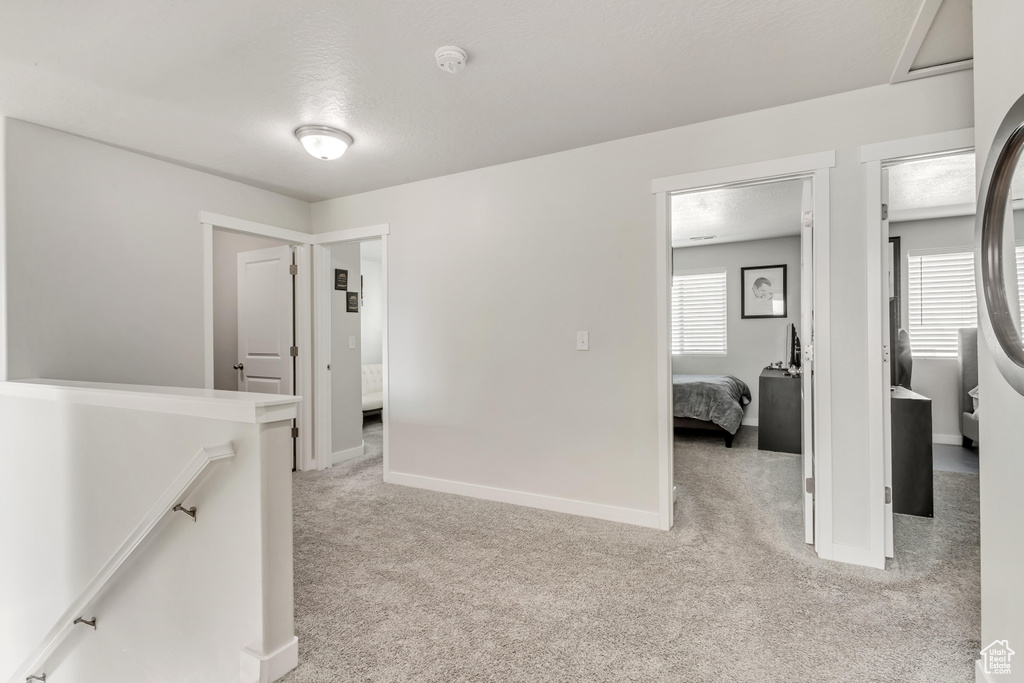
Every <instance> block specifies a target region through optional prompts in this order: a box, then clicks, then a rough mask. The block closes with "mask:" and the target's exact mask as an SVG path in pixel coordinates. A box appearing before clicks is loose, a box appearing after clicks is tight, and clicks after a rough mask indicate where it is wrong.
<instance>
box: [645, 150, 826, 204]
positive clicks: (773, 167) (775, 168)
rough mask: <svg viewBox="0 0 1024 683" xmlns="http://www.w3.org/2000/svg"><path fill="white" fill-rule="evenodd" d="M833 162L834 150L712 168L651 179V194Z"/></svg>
mask: <svg viewBox="0 0 1024 683" xmlns="http://www.w3.org/2000/svg"><path fill="white" fill-rule="evenodd" d="M835 165H836V152H835V150H828V151H826V152H817V153H814V154H803V155H800V156H794V157H785V158H783V159H770V160H768V161H759V162H756V163H753V164H743V165H741V166H729V167H726V168H715V169H710V170H706V171H695V172H693V173H684V174H682V175H675V176H668V177H666V178H658V179H656V180H654V181H652V182H651V193H652V194H658V193H661V192H683V191H686V190H696V189H701V190H706V189H712V188H715V187H721V186H724V185H732V184H735V183H743V182H748V181H751V180H767V179H769V178H773V179H777V178H782V177H785V176H791V175H792V176H801V175H808V173H809V172H810V171H813V170H816V169H819V168H832V167H833V166H835Z"/></svg>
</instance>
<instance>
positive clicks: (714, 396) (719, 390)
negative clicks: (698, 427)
mask: <svg viewBox="0 0 1024 683" xmlns="http://www.w3.org/2000/svg"><path fill="white" fill-rule="evenodd" d="M748 403H750V387H748V386H747V385H746V383H745V382H743V380H739V379H736V378H735V377H733V376H732V375H672V414H673V415H675V416H676V417H692V418H696V419H698V420H707V421H710V422H714V423H715V424H716V425H718V426H719V427H721V428H722V429H724V430H726V431H727V432H729V433H730V434H735V433H736V430H738V429H739V428H740V423H741V422H742V421H743V406H745V405H747V404H748Z"/></svg>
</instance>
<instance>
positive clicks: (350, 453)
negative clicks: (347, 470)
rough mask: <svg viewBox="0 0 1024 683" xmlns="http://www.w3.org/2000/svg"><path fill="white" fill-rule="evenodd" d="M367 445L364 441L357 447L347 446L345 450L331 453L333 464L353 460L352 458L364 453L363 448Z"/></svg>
mask: <svg viewBox="0 0 1024 683" xmlns="http://www.w3.org/2000/svg"><path fill="white" fill-rule="evenodd" d="M365 446H366V442H365V441H364V442H363V443H361V444H359V445H358V446H356V447H355V448H347V449H345V450H343V451H338V452H337V453H331V464H332V465H337V464H338V463H339V462H345V461H346V460H351V459H352V458H358V457H359V456H360V455H362V454H363V448H364V447H365Z"/></svg>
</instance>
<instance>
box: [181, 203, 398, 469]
mask: <svg viewBox="0 0 1024 683" xmlns="http://www.w3.org/2000/svg"><path fill="white" fill-rule="evenodd" d="M199 226H200V230H201V234H202V241H203V382H204V387H205V388H207V389H213V231H214V229H217V230H227V231H229V232H238V233H243V234H248V235H258V236H261V237H269V238H271V239H276V240H280V241H282V242H286V243H289V244H292V245H293V246H295V263H296V265H298V273H297V274H296V276H295V345H296V346H297V347H298V348H299V355H298V358H297V362H296V372H295V393H296V395H298V396H302V397H303V398H304V399H308V400H303V401H302V402H301V403H300V404H299V416H298V426H299V438H298V443H297V457H296V469H298V470H315V469H323V468H325V467H330V453H328V454H327V456H326V458H325V457H323V456H319V455H318V452H317V448H316V446H315V444H316V442H317V439H316V435H317V429H316V422H315V420H314V416H315V415H316V404H317V392H316V382H315V380H316V377H315V376H314V371H313V368H314V365H313V363H314V352H315V350H316V349H315V346H314V342H313V339H314V336H315V335H316V333H317V332H318V331H319V329H318V327H317V320H316V319H315V316H314V315H313V296H312V294H313V280H312V271H313V268H312V265H313V257H312V254H313V248H314V246H315V245H321V244H331V243H334V242H344V241H358V240H363V239H368V238H371V237H375V236H386V235H387V234H389V233H390V226H389V225H388V224H383V225H373V226H368V227H365V228H353V229H351V230H338V231H335V232H330V233H321V234H319V235H315V234H311V233H306V232H300V231H298V230H290V229H288V228H280V227H277V226H274V225H266V224H264V223H256V222H253V221H248V220H245V219H242V218H234V217H231V216H224V215H222V214H218V213H213V212H210V211H200V212H199ZM382 242H383V243H382V245H381V250H382V256H381V261H382V263H381V279H382V289H383V292H384V311H383V315H384V321H383V325H382V334H383V337H384V355H383V360H384V410H383V411H382V415H383V420H384V465H385V470H384V472H385V476H387V462H388V459H387V457H388V455H387V454H388V417H387V415H388V411H387V405H388V403H387V401H388V366H387V332H388V319H387V314H388V309H387V267H386V258H387V257H386V248H387V243H386V239H383V237H382ZM322 373H323V374H326V373H327V369H326V365H324V366H323V368H322ZM322 379H323V378H321V381H322ZM327 379H328V381H329V379H330V378H329V377H328V378H327ZM328 386H329V384H328ZM327 424H328V425H329V424H330V422H329V421H328V423H327ZM320 425H321V426H322V425H323V423H322V422H321V423H320ZM327 429H328V434H329V433H330V431H329V430H330V427H329V426H328V428H327ZM328 443H329V442H328ZM328 450H329V449H328ZM324 463H326V464H324ZM318 465H320V466H319V467H318Z"/></svg>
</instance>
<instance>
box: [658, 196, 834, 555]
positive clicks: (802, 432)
mask: <svg viewBox="0 0 1024 683" xmlns="http://www.w3.org/2000/svg"><path fill="white" fill-rule="evenodd" d="M670 211H671V226H672V296H671V306H672V317H671V321H672V325H671V327H672V329H671V334H672V414H673V429H674V434H673V443H674V452H675V481H676V484H677V486H679V487H680V488H681V489H682V491H683V493H684V494H687V493H689V494H690V495H698V494H697V492H695V491H693V488H692V486H690V482H691V481H700V480H702V479H703V475H706V474H707V472H710V471H715V470H719V471H721V470H722V469H723V468H724V467H731V468H734V469H736V470H737V474H736V475H734V477H733V478H735V477H736V476H742V472H741V470H743V469H750V470H752V471H757V472H759V473H760V474H759V475H758V476H761V477H762V479H763V480H765V481H772V482H774V486H773V487H772V488H771V490H770V491H769V490H766V493H767V494H768V495H769V496H770V497H771V498H772V499H773V500H772V501H771V502H770V503H769V504H770V505H773V506H776V507H778V508H779V509H782V508H786V507H787V506H790V504H792V505H791V507H792V508H793V509H794V510H796V509H798V508H799V500H800V499H801V497H802V495H807V494H808V493H810V492H809V491H807V490H806V489H805V485H804V484H805V482H804V479H805V477H804V476H803V469H804V468H803V461H802V455H803V453H804V451H805V448H806V451H807V454H808V461H809V462H810V461H811V456H812V454H813V441H812V433H813V431H812V427H813V424H812V422H813V419H812V410H811V409H812V405H813V400H812V391H813V381H812V379H813V375H812V372H811V368H812V367H813V366H812V365H811V364H810V363H805V362H804V360H805V359H804V356H805V355H807V354H806V352H807V347H809V343H808V345H807V346H805V345H804V344H803V343H802V342H801V340H802V339H807V341H808V342H810V341H811V335H812V332H811V330H812V310H813V309H812V305H811V298H812V286H811V283H812V281H813V264H812V259H811V258H810V254H811V250H812V240H813V236H812V231H811V226H810V225H806V227H805V216H809V215H810V214H811V212H812V211H813V187H812V181H811V180H810V179H809V178H782V179H768V180H764V181H760V182H757V181H754V182H750V183H745V184H742V185H739V186H730V187H719V188H712V189H697V190H692V191H688V192H679V193H674V194H672V195H671V200H670ZM806 223H809V221H806ZM805 304H806V305H805ZM805 369H806V370H807V373H806V374H805ZM805 407H806V411H805ZM766 473H767V474H766ZM809 476H813V474H810V475H809ZM805 505H806V506H807V508H808V509H807V514H806V516H805V522H806V523H805V524H803V526H804V529H803V531H804V539H805V541H806V542H808V543H813V540H814V529H813V515H812V513H811V509H810V508H811V506H812V502H811V501H806V502H805ZM790 522H791V524H792V526H793V530H794V531H795V530H796V529H798V528H800V527H801V520H800V518H799V515H794V516H793V517H792V519H791V520H790Z"/></svg>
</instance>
